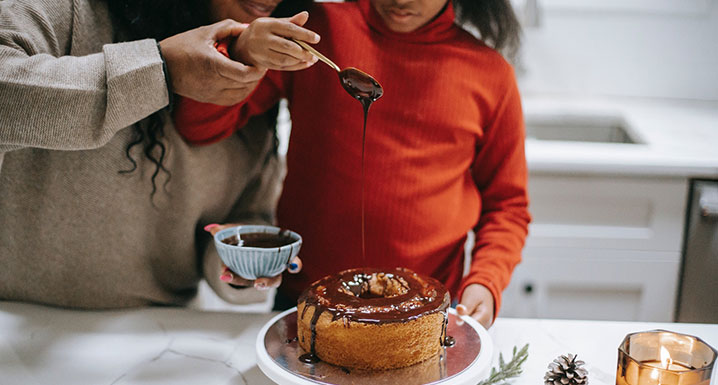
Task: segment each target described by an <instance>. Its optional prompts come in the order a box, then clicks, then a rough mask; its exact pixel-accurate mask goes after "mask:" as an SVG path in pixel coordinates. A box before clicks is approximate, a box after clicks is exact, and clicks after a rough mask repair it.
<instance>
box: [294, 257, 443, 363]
mask: <svg viewBox="0 0 718 385" xmlns="http://www.w3.org/2000/svg"><path fill="white" fill-rule="evenodd" d="M449 302H450V298H449V293H448V291H447V290H446V288H445V287H444V285H442V284H441V283H440V282H439V281H437V280H435V279H433V278H430V277H425V276H421V275H418V274H416V273H414V272H413V271H411V270H407V269H403V268H397V269H351V270H345V271H342V272H340V273H338V274H335V275H330V276H327V277H324V278H322V279H320V280H318V281H316V282H315V283H314V284H312V286H310V287H309V288H308V289H307V290H305V291H304V293H303V294H302V296H301V297H300V298H299V304H298V305H297V312H298V315H299V316H298V317H297V335H298V339H299V344H300V346H301V347H302V348H303V349H304V350H305V351H306V352H308V353H307V354H304V355H303V356H301V357H300V360H302V361H304V362H306V363H312V362H316V361H318V360H322V361H325V362H327V363H330V364H334V365H337V366H341V367H345V368H351V369H369V370H382V369H394V368H400V367H404V366H409V365H413V364H415V363H418V362H421V361H424V360H426V359H428V358H430V357H432V356H434V355H436V354H438V353H439V352H440V351H441V349H443V346H447V345H452V344H453V339H452V338H451V337H447V336H446V324H447V320H448V318H447V317H448V313H447V309H448V307H449Z"/></svg>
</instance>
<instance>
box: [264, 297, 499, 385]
mask: <svg viewBox="0 0 718 385" xmlns="http://www.w3.org/2000/svg"><path fill="white" fill-rule="evenodd" d="M447 330H448V332H447V334H448V335H450V336H452V337H454V338H455V340H456V344H455V345H454V346H453V347H450V348H446V349H445V350H444V353H442V354H440V355H438V356H436V357H435V358H434V359H429V360H427V361H425V362H422V363H419V364H416V365H413V366H410V367H407V368H402V369H394V370H385V371H377V372H366V371H351V370H348V369H346V368H341V367H338V366H334V365H330V364H327V363H324V362H319V363H316V364H311V365H309V364H305V363H302V362H300V361H299V356H300V355H302V354H304V353H305V352H304V351H303V350H302V348H301V347H300V346H299V343H298V342H297V340H296V336H297V308H296V307H295V308H292V309H289V310H287V311H285V312H283V313H281V314H278V315H277V316H276V317H274V318H272V319H271V320H270V321H269V322H267V323H266V324H265V325H264V327H262V330H260V332H259V335H258V336H257V344H256V351H257V365H258V366H259V368H260V369H261V370H262V372H264V374H266V375H267V377H269V378H270V379H271V380H272V381H274V382H276V383H278V384H280V385H295V384H299V385H316V384H332V385H344V384H371V385H383V384H386V385H396V384H401V385H419V384H448V383H450V384H452V385H464V384H465V385H476V384H477V383H478V382H479V381H480V380H482V379H483V378H484V377H485V376H486V374H487V373H488V369H489V366H490V365H491V358H492V356H493V350H494V348H493V342H492V341H491V337H490V336H489V333H488V332H487V331H486V329H484V327H483V326H481V324H479V323H478V322H476V321H475V320H474V319H473V318H470V317H466V316H459V315H457V314H456V311H455V310H454V309H449V323H448V329H447ZM377 348H381V347H377Z"/></svg>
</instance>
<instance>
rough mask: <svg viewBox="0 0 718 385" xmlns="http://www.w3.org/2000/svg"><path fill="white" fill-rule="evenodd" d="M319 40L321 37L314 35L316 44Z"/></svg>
mask: <svg viewBox="0 0 718 385" xmlns="http://www.w3.org/2000/svg"><path fill="white" fill-rule="evenodd" d="M319 39H320V37H319V35H317V34H314V42H315V43H319Z"/></svg>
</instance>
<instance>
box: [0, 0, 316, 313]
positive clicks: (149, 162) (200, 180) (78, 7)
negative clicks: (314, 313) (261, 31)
mask: <svg viewBox="0 0 718 385" xmlns="http://www.w3.org/2000/svg"><path fill="white" fill-rule="evenodd" d="M278 2H279V0H210V1H206V0H193V1H182V2H177V1H173V0H167V1H159V0H157V1H151V2H148V1H142V0H126V1H102V0H0V266H2V268H1V269H0V300H17V301H29V302H36V303H44V304H50V305H57V306H66V307H75V308H119V307H131V306H144V305H149V304H163V305H182V304H185V303H187V301H188V300H190V299H191V298H192V297H193V296H194V294H195V293H196V290H197V284H198V282H199V280H200V279H201V278H202V277H203V276H204V278H206V279H207V281H208V282H209V283H210V286H212V287H213V289H214V290H215V291H216V292H217V293H218V295H219V296H220V297H222V298H224V299H225V300H228V301H230V302H234V303H242V302H245V301H246V300H247V299H249V298H251V297H253V296H252V295H251V293H249V289H247V290H237V289H235V288H232V287H230V286H229V285H227V284H224V283H222V282H221V281H220V280H219V276H220V274H221V272H222V270H221V263H220V262H219V259H218V258H217V256H216V253H215V251H214V247H213V246H211V242H210V240H211V238H210V236H209V235H208V234H207V233H205V232H204V231H203V230H202V229H203V227H204V226H205V225H206V224H208V223H213V222H220V223H225V222H230V221H233V222H260V223H262V222H264V223H267V222H271V221H272V219H273V210H274V205H275V200H276V197H277V194H278V189H279V186H280V184H281V177H282V169H281V167H280V165H279V163H278V160H277V157H276V148H275V142H276V138H275V135H274V130H273V124H274V122H273V121H272V119H267V117H262V118H259V119H255V120H254V121H252V122H250V123H249V124H248V125H247V126H246V127H244V128H243V129H242V130H240V131H239V134H238V135H235V136H234V137H232V138H230V139H229V140H225V141H222V142H221V143H217V144H216V145H212V146H205V147H190V146H188V145H186V144H185V143H184V142H183V141H182V139H181V138H180V137H179V136H178V135H177V133H176V132H175V130H174V128H173V127H172V123H171V120H170V119H169V115H168V113H167V110H168V106H171V96H172V91H174V92H175V93H177V94H180V95H184V96H188V97H191V98H194V99H198V100H203V101H206V102H213V103H217V104H231V103H234V102H236V101H237V100H241V99H242V98H244V97H245V96H246V94H247V93H248V92H250V91H251V90H252V89H253V88H254V86H255V85H256V82H257V81H258V80H259V79H260V78H261V77H262V76H263V70H262V69H260V68H252V67H246V66H243V65H241V64H239V63H235V62H232V61H230V60H228V59H225V58H224V57H223V56H222V55H220V54H219V53H217V52H216V50H215V49H214V47H213V44H212V43H213V42H215V41H217V40H219V39H222V38H224V37H227V36H236V35H237V34H239V33H241V31H242V30H243V28H244V26H243V25H241V24H239V23H238V22H236V21H229V20H225V21H222V22H218V23H215V24H212V25H209V26H205V27H199V26H201V25H203V24H209V23H210V22H212V21H216V20H222V19H225V18H228V17H230V18H234V19H237V20H239V21H242V22H248V21H251V20H252V19H253V18H255V17H257V16H262V15H263V14H267V15H268V14H269V12H271V11H272V9H273V8H274V6H276V3H278ZM289 2H291V3H293V4H295V5H296V3H297V2H296V1H293V0H289ZM210 5H211V7H209V6H210ZM198 27H199V28H198ZM182 31H188V32H184V33H180V32H182ZM158 41H160V43H159V44H158V43H157V42H158ZM163 56H164V58H163ZM287 65H288V69H299V68H304V67H306V66H308V65H311V62H309V61H308V59H306V58H303V60H302V58H299V59H296V60H288V61H287ZM274 282H276V280H275V281H274ZM235 283H236V282H235ZM254 297H256V295H255V296H254Z"/></svg>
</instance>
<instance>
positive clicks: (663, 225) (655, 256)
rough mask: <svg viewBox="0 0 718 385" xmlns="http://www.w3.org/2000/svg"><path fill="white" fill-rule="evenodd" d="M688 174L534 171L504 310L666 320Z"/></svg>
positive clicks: (674, 279)
mask: <svg viewBox="0 0 718 385" xmlns="http://www.w3.org/2000/svg"><path fill="white" fill-rule="evenodd" d="M687 186H688V181H687V179H681V178H665V179H661V178H645V179H642V178H637V177H613V176H587V175H549V174H539V175H535V174H532V175H531V178H530V181H529V190H530V198H531V213H532V215H533V222H532V224H531V225H530V229H529V238H528V239H527V242H526V247H525V249H524V253H523V262H522V263H521V264H520V265H519V266H518V267H517V268H516V270H515V272H514V275H513V277H512V280H511V284H510V285H509V287H508V288H507V289H506V291H505V292H504V300H503V308H502V311H501V315H502V316H506V317H540V318H570V319H601V320H627V321H628V320H630V321H672V320H673V317H674V309H675V300H676V298H675V295H676V288H677V286H678V278H679V270H680V261H681V243H682V238H683V223H684V216H685V204H686V194H687V188H688V187H687Z"/></svg>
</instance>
